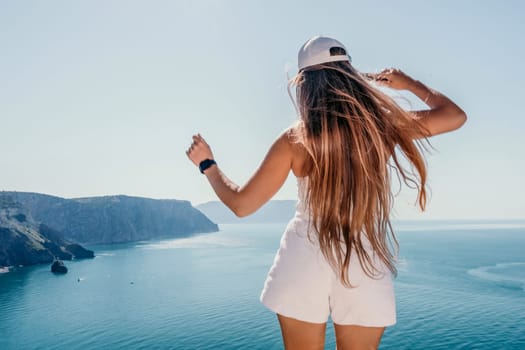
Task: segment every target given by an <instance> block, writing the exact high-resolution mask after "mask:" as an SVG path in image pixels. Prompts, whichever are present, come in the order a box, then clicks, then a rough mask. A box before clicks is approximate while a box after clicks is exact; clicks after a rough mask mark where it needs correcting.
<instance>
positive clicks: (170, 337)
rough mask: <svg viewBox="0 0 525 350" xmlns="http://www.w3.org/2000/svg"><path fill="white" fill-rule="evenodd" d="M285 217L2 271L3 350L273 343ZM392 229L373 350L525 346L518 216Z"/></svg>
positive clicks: (523, 251) (524, 277) (523, 231)
mask: <svg viewBox="0 0 525 350" xmlns="http://www.w3.org/2000/svg"><path fill="white" fill-rule="evenodd" d="M285 226H286V224H267V225H255V224H254V225H247V224H239V225H221V231H220V232H218V233H213V234H206V235H200V236H195V237H193V238H189V239H180V240H170V241H155V242H140V243H135V244H129V245H119V246H94V247H91V248H93V249H95V250H96V253H97V257H96V258H95V259H94V260H84V261H78V262H69V263H67V265H68V267H69V273H68V274H67V275H64V276H54V275H53V274H51V273H50V272H49V267H48V266H38V267H29V268H22V269H18V270H16V271H12V272H10V273H7V274H0V349H100V348H106V349H281V348H282V345H281V335H280V330H279V326H278V322H277V319H276V316H275V315H274V314H273V313H272V312H271V311H269V310H267V309H266V308H264V306H262V304H260V303H259V300H258V299H259V294H260V292H261V289H262V286H263V283H264V280H265V277H266V273H267V272H268V269H269V267H270V265H271V263H272V261H273V257H274V254H275V251H276V250H277V248H278V246H279V240H280V236H281V234H282V232H283V230H284V228H285ZM396 227H397V229H398V232H397V234H398V238H399V241H400V244H401V253H400V257H401V263H400V266H399V269H400V272H399V276H398V278H397V279H396V282H395V285H396V294H397V308H398V323H397V325H395V326H393V327H390V328H388V329H387V331H386V333H385V335H384V337H383V341H382V344H381V349H430V350H432V349H525V222H516V221H514V222H507V223H492V224H487V223H485V224H473V223H468V224H461V223H458V222H455V223H447V222H441V223H426V224H425V223H411V224H409V223H398V224H396ZM326 348H327V349H334V348H335V342H334V333H333V326H332V325H331V323H329V325H328V329H327V339H326Z"/></svg>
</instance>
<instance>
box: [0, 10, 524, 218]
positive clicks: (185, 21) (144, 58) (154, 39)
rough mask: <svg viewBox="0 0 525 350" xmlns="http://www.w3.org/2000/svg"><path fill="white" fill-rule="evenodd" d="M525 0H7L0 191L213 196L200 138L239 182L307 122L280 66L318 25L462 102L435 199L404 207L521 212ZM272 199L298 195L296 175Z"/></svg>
mask: <svg viewBox="0 0 525 350" xmlns="http://www.w3.org/2000/svg"><path fill="white" fill-rule="evenodd" d="M524 4H525V3H524V2H522V1H340V2H334V1H304V0H303V1H246V0H239V1H201V0H191V1H189V0H188V1H129V0H125V1H124V0H123V1H108V0H103V1H1V2H0V135H1V138H0V147H1V149H2V155H1V157H0V190H1V189H3V190H17V191H35V192H42V193H48V194H53V195H58V196H63V197H80V196H95V195H106V194H127V195H134V196H146V197H153V198H177V199H186V200H190V201H191V202H192V204H194V205H196V204H199V203H202V202H206V201H209V200H215V199H216V196H215V194H214V192H213V190H212V189H211V187H210V186H209V185H208V184H207V181H206V179H205V177H204V176H202V175H201V174H200V173H199V171H198V169H197V168H195V167H194V166H193V164H192V163H191V162H190V161H189V160H188V159H187V157H186V155H185V153H184V152H185V150H186V148H187V147H188V146H189V144H190V142H191V135H192V134H193V133H196V132H200V133H201V134H202V135H203V136H204V137H205V138H206V139H207V140H208V142H209V143H210V144H211V146H212V149H213V151H214V154H215V158H216V160H217V162H218V163H219V165H220V166H221V168H222V170H223V171H224V172H225V173H226V175H227V176H229V177H230V178H231V179H232V180H233V181H235V182H236V183H238V184H243V183H244V182H245V181H246V180H247V179H248V178H249V177H250V176H251V174H252V173H253V171H254V170H255V169H256V168H257V166H258V165H259V164H260V162H261V160H262V158H263V157H264V155H265V153H266V151H267V150H268V147H269V145H270V144H271V143H272V142H273V140H274V139H275V137H276V136H277V135H278V134H279V133H280V132H281V130H283V129H284V128H285V127H287V126H288V125H289V124H290V123H292V122H293V121H294V120H295V113H294V109H293V106H292V104H291V103H290V100H289V98H288V95H287V93H286V77H285V70H286V67H287V66H291V67H292V69H291V71H290V72H291V73H294V72H295V71H296V69H295V65H296V53H297V50H298V49H299V47H300V46H301V45H302V43H303V42H304V41H306V40H307V39H308V38H309V37H311V36H313V35H316V34H323V35H327V36H333V37H336V38H338V39H339V40H340V41H342V42H343V43H345V45H346V46H347V47H348V49H349V51H350V54H351V56H352V58H353V63H354V65H355V66H356V67H357V68H358V69H360V70H362V71H379V70H380V69H382V68H384V67H398V68H401V69H403V70H404V71H405V72H407V73H408V74H410V75H412V76H413V77H415V78H416V79H419V80H421V81H423V82H424V83H426V84H427V85H429V86H430V87H433V88H435V89H437V90H438V91H441V92H443V93H444V94H446V95H447V96H449V97H451V98H452V99H453V100H454V101H456V102H457V103H458V104H459V105H460V106H461V107H462V108H463V109H464V110H465V111H466V112H467V114H468V117H469V119H468V122H467V124H465V125H464V126H463V128H461V129H460V130H458V131H456V132H453V133H449V134H445V135H439V136H436V137H433V138H431V141H432V143H433V145H434V147H435V148H436V149H437V152H434V153H433V154H432V155H429V156H428V165H429V177H430V178H429V186H430V188H431V191H432V196H431V200H430V203H429V206H428V211H427V212H425V213H423V214H419V212H418V210H416V209H415V207H414V205H413V204H414V201H415V193H413V192H411V191H408V190H404V191H403V192H402V193H401V195H400V196H399V197H398V202H397V204H396V212H397V215H398V217H399V218H419V219H424V218H525V185H524V178H525V177H524V174H525V160H524V156H523V152H524V150H525V147H524V146H525V141H524V139H525V136H524V132H525V115H524V113H523V111H522V107H521V106H522V103H521V102H522V101H523V96H524V93H525V89H524V88H523V86H524V83H525V69H524V68H523V62H525V45H523V37H524V35H525V21H523V13H525V5H524ZM413 101H416V100H415V99H414V100H413ZM415 105H416V106H417V104H415ZM274 198H276V199H295V198H296V185H295V178H293V175H290V178H289V179H288V181H287V183H286V184H285V186H284V187H283V188H282V189H281V191H280V192H279V193H278V194H277V195H276V196H275V197H274Z"/></svg>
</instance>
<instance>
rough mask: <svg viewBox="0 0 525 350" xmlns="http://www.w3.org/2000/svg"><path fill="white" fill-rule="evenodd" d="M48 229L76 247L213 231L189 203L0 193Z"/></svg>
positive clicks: (203, 217) (208, 222) (115, 197)
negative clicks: (27, 211) (62, 235)
mask: <svg viewBox="0 0 525 350" xmlns="http://www.w3.org/2000/svg"><path fill="white" fill-rule="evenodd" d="M4 193H5V194H8V195H10V196H11V197H12V198H13V199H14V200H15V201H17V202H19V203H21V204H22V205H23V206H24V207H26V208H27V209H28V210H29V212H30V213H31V215H32V216H33V217H34V218H35V220H38V221H40V222H42V223H44V224H45V225H46V226H48V227H52V228H53V229H56V230H58V231H60V232H62V233H63V234H64V237H65V238H66V239H69V240H72V241H75V242H80V243H122V242H131V241H140V240H148V239H157V238H176V237H187V236H190V235H192V234H194V233H203V232H215V231H218V226H217V224H215V223H213V222H212V221H211V220H210V219H208V218H207V217H206V216H205V215H204V214H203V213H201V212H200V211H199V210H197V209H195V208H193V207H192V206H191V204H190V202H189V201H182V200H156V199H149V198H139V197H129V196H104V197H91V198H78V199H65V198H60V197H54V196H49V195H44V194H39V193H28V192H4Z"/></svg>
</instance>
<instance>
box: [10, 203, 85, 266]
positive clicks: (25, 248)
mask: <svg viewBox="0 0 525 350" xmlns="http://www.w3.org/2000/svg"><path fill="white" fill-rule="evenodd" d="M92 257H94V254H93V252H92V251H91V250H87V249H84V248H83V247H82V246H80V245H78V244H74V243H72V242H69V241H67V240H65V239H64V238H62V235H61V234H60V232H58V231H56V230H54V229H52V228H50V227H48V226H46V225H44V224H41V223H38V222H36V221H35V220H34V219H33V217H32V216H31V214H30V212H29V211H28V210H27V209H26V208H24V207H23V206H22V205H21V204H20V203H18V202H16V201H15V200H13V198H12V197H11V196H9V195H5V194H0V266H18V265H24V266H26V265H34V264H38V263H49V262H52V261H53V260H54V259H55V258H58V259H63V260H71V259H81V258H92Z"/></svg>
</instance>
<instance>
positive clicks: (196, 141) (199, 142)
mask: <svg viewBox="0 0 525 350" xmlns="http://www.w3.org/2000/svg"><path fill="white" fill-rule="evenodd" d="M186 155H187V156H188V158H189V159H190V160H191V161H192V162H193V164H195V165H196V166H199V164H200V163H201V162H202V161H203V160H205V159H213V153H212V152H211V148H210V146H209V145H208V144H207V143H206V141H205V140H204V138H203V137H202V136H201V134H197V135H193V142H192V143H191V145H190V147H189V148H188V150H187V151H186Z"/></svg>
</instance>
